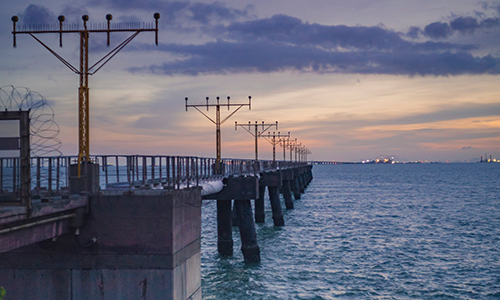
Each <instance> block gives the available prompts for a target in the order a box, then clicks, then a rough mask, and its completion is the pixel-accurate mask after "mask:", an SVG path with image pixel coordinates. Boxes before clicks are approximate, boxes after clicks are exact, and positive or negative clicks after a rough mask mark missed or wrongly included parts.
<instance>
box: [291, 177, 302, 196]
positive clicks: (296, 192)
mask: <svg viewBox="0 0 500 300" xmlns="http://www.w3.org/2000/svg"><path fill="white" fill-rule="evenodd" d="M291 183H292V191H293V197H294V198H295V200H299V199H300V189H299V177H298V176H296V177H295V178H294V179H293V180H292V182H291Z"/></svg>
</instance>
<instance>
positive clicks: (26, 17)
mask: <svg viewBox="0 0 500 300" xmlns="http://www.w3.org/2000/svg"><path fill="white" fill-rule="evenodd" d="M19 19H20V21H21V22H23V23H24V24H53V23H55V21H57V18H56V16H55V15H54V13H52V12H51V11H50V10H49V9H48V8H46V7H44V6H42V5H36V4H30V5H28V7H26V9H25V10H24V12H23V13H22V14H21V15H20V18H19Z"/></svg>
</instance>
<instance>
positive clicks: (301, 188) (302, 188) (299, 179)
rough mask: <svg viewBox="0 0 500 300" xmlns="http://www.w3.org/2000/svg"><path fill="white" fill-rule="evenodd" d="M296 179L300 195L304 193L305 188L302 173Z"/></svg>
mask: <svg viewBox="0 0 500 300" xmlns="http://www.w3.org/2000/svg"><path fill="white" fill-rule="evenodd" d="M297 179H298V183H299V191H300V192H301V193H304V192H305V188H306V184H305V181H304V174H303V173H302V174H300V175H299V177H298V178H297Z"/></svg>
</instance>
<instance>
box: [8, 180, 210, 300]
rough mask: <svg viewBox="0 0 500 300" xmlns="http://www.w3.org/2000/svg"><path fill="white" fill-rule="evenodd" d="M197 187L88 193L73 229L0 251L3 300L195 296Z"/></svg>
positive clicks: (197, 271) (197, 278)
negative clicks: (84, 208)
mask: <svg viewBox="0 0 500 300" xmlns="http://www.w3.org/2000/svg"><path fill="white" fill-rule="evenodd" d="M200 190H201V188H199V187H196V188H190V189H183V190H174V191H166V190H136V191H133V192H130V191H126V192H116V191H115V192H111V191H109V192H101V193H96V194H92V195H91V196H90V197H89V205H88V210H87V212H86V214H85V215H84V219H83V221H84V222H83V225H82V226H81V227H76V228H73V230H72V232H70V233H67V234H63V235H61V236H59V237H58V238H54V239H49V240H46V241H43V242H39V243H37V244H32V245H28V246H25V247H22V248H19V249H16V250H12V251H10V252H6V253H3V254H0V284H1V285H2V286H3V287H4V288H5V289H6V290H7V297H8V298H6V299H16V300H23V299H30V300H36V299H43V300H46V299H57V300H65V299H68V300H69V299H71V300H87V299H88V300H96V299H106V300H115V299H116V300H124V299H201V278H200V245H201V243H200V240H201V194H200ZM67 221H68V220H67ZM68 222H69V221H68ZM61 226H65V225H64V224H62V225H61ZM23 230H30V228H27V229H23ZM75 233H76V234H75Z"/></svg>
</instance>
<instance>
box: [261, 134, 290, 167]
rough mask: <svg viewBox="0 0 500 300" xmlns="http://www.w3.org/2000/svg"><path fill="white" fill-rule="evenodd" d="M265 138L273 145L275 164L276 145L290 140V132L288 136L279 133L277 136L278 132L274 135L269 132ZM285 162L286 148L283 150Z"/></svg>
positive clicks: (274, 160)
mask: <svg viewBox="0 0 500 300" xmlns="http://www.w3.org/2000/svg"><path fill="white" fill-rule="evenodd" d="M263 137H264V138H265V139H266V141H268V142H269V143H271V145H273V163H275V162H276V145H277V144H280V143H282V142H283V141H284V140H285V138H289V137H290V131H289V132H288V134H281V133H280V132H279V131H278V134H277V135H276V132H273V134H272V135H271V133H270V132H268V133H267V136H263ZM283 161H285V148H283Z"/></svg>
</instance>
